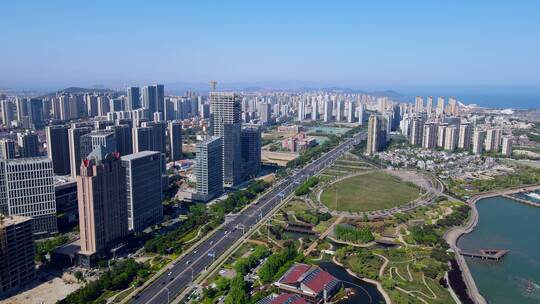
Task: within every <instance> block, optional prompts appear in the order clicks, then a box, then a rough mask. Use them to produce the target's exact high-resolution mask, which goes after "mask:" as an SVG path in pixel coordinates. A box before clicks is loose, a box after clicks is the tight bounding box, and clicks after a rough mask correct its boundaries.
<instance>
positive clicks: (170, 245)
mask: <svg viewBox="0 0 540 304" xmlns="http://www.w3.org/2000/svg"><path fill="white" fill-rule="evenodd" d="M189 211H190V214H189V216H188V217H187V219H185V220H183V221H182V222H181V223H180V226H178V228H176V229H174V230H172V231H169V232H166V233H164V234H160V235H157V236H155V237H153V238H151V239H149V240H147V241H146V243H145V244H144V250H145V251H146V252H154V253H160V254H165V253H166V252H168V251H178V250H180V249H181V246H182V243H181V242H180V241H179V240H180V239H181V238H182V237H183V236H184V235H185V234H186V233H188V232H190V231H191V230H192V229H196V227H199V226H200V225H202V224H204V223H208V222H210V216H209V214H208V212H207V210H206V206H205V205H204V204H196V205H193V206H191V207H190V208H189Z"/></svg>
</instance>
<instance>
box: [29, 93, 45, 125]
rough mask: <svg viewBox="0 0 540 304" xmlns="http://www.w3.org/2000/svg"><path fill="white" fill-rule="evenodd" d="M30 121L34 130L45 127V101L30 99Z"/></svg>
mask: <svg viewBox="0 0 540 304" xmlns="http://www.w3.org/2000/svg"><path fill="white" fill-rule="evenodd" d="M28 110H30V113H29V115H30V120H31V122H32V127H33V128H34V129H39V128H41V127H42V126H43V101H42V100H41V99H39V98H32V99H30V106H29V108H28Z"/></svg>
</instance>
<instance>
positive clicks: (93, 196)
mask: <svg viewBox="0 0 540 304" xmlns="http://www.w3.org/2000/svg"><path fill="white" fill-rule="evenodd" d="M124 178H125V175H124V174H123V170H122V166H121V161H120V154H119V153H117V152H113V153H105V152H104V150H102V149H101V146H100V147H98V148H96V149H95V150H93V151H92V153H90V155H88V157H87V158H86V159H85V160H83V161H82V164H81V168H80V175H79V176H77V197H78V198H77V200H78V205H79V228H80V237H81V251H80V252H79V254H80V256H81V264H82V265H83V266H87V267H91V266H92V265H94V264H95V261H96V260H97V258H99V257H100V255H102V254H105V253H106V252H105V251H106V250H109V249H112V248H114V246H117V245H118V244H119V243H120V242H121V241H122V240H123V239H124V238H125V237H126V235H127V233H128V214H127V211H128V205H127V198H126V195H127V193H126V188H125V187H126V182H125V181H124Z"/></svg>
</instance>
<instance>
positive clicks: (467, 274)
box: [444, 184, 540, 304]
mask: <svg viewBox="0 0 540 304" xmlns="http://www.w3.org/2000/svg"><path fill="white" fill-rule="evenodd" d="M538 189H540V184H536V185H531V186H525V187H516V188H512V189H507V190H500V191H490V192H485V193H481V194H478V195H475V196H473V197H471V198H470V199H469V200H468V201H467V204H468V205H469V206H470V207H471V216H470V218H469V221H468V222H467V223H465V225H464V226H458V227H453V228H450V229H449V230H448V231H446V233H445V234H444V239H445V240H446V242H447V243H448V244H449V246H450V248H451V249H452V250H453V251H454V252H455V253H456V255H455V256H456V261H457V263H458V265H459V267H460V269H461V271H462V273H463V281H464V282H465V285H466V286H467V293H468V294H469V296H470V297H471V299H472V300H473V302H474V303H476V304H487V301H486V299H485V298H484V297H483V296H482V295H481V294H480V292H479V291H478V288H477V286H476V283H475V281H474V279H473V277H472V274H471V271H470V270H469V267H468V265H467V262H466V261H465V258H464V257H463V256H462V255H461V254H459V253H460V251H461V250H460V249H459V247H458V246H457V241H458V240H459V238H460V237H461V236H462V235H464V234H468V233H471V232H472V231H473V229H474V227H476V225H477V224H478V218H479V215H478V210H477V209H476V202H478V201H479V200H481V199H484V198H489V197H494V196H504V197H507V198H509V199H513V200H515V201H518V202H520V201H519V200H518V199H516V198H515V197H513V196H510V195H511V194H516V193H520V192H525V191H535V190H538Z"/></svg>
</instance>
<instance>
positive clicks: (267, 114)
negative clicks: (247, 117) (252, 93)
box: [260, 102, 272, 125]
mask: <svg viewBox="0 0 540 304" xmlns="http://www.w3.org/2000/svg"><path fill="white" fill-rule="evenodd" d="M260 109H261V112H260V117H261V123H262V124H264V125H270V124H272V105H271V104H270V103H268V102H263V103H262V104H261V107H260Z"/></svg>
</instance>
